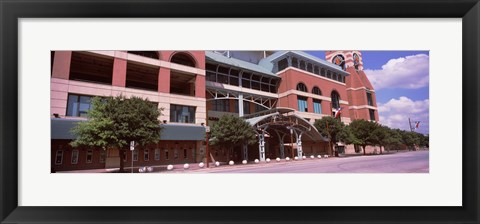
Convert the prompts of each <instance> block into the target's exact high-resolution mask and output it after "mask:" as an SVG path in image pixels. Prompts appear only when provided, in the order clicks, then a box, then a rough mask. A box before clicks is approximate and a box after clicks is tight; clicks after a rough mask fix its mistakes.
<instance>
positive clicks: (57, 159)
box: [55, 150, 63, 165]
mask: <svg viewBox="0 0 480 224" xmlns="http://www.w3.org/2000/svg"><path fill="white" fill-rule="evenodd" d="M62 162H63V150H57V153H56V154H55V165H60V164H62Z"/></svg>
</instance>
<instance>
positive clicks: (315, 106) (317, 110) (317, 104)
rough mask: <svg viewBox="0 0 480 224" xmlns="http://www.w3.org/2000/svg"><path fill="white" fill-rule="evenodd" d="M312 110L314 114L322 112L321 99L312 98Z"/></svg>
mask: <svg viewBox="0 0 480 224" xmlns="http://www.w3.org/2000/svg"><path fill="white" fill-rule="evenodd" d="M313 112H314V113H316V114H321V113H322V101H321V100H313Z"/></svg>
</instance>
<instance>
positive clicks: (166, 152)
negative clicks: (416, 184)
mask: <svg viewBox="0 0 480 224" xmlns="http://www.w3.org/2000/svg"><path fill="white" fill-rule="evenodd" d="M165 159H166V160H168V149H165Z"/></svg>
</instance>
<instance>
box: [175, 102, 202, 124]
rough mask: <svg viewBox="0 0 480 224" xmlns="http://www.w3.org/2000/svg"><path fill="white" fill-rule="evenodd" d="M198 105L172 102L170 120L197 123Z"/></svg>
mask: <svg viewBox="0 0 480 224" xmlns="http://www.w3.org/2000/svg"><path fill="white" fill-rule="evenodd" d="M195 109H196V107H191V106H183V105H175V104H170V122H178V123H195Z"/></svg>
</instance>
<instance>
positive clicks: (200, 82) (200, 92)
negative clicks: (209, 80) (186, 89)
mask: <svg viewBox="0 0 480 224" xmlns="http://www.w3.org/2000/svg"><path fill="white" fill-rule="evenodd" d="M195 97H201V98H205V76H203V75H197V76H196V78H195Z"/></svg>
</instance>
